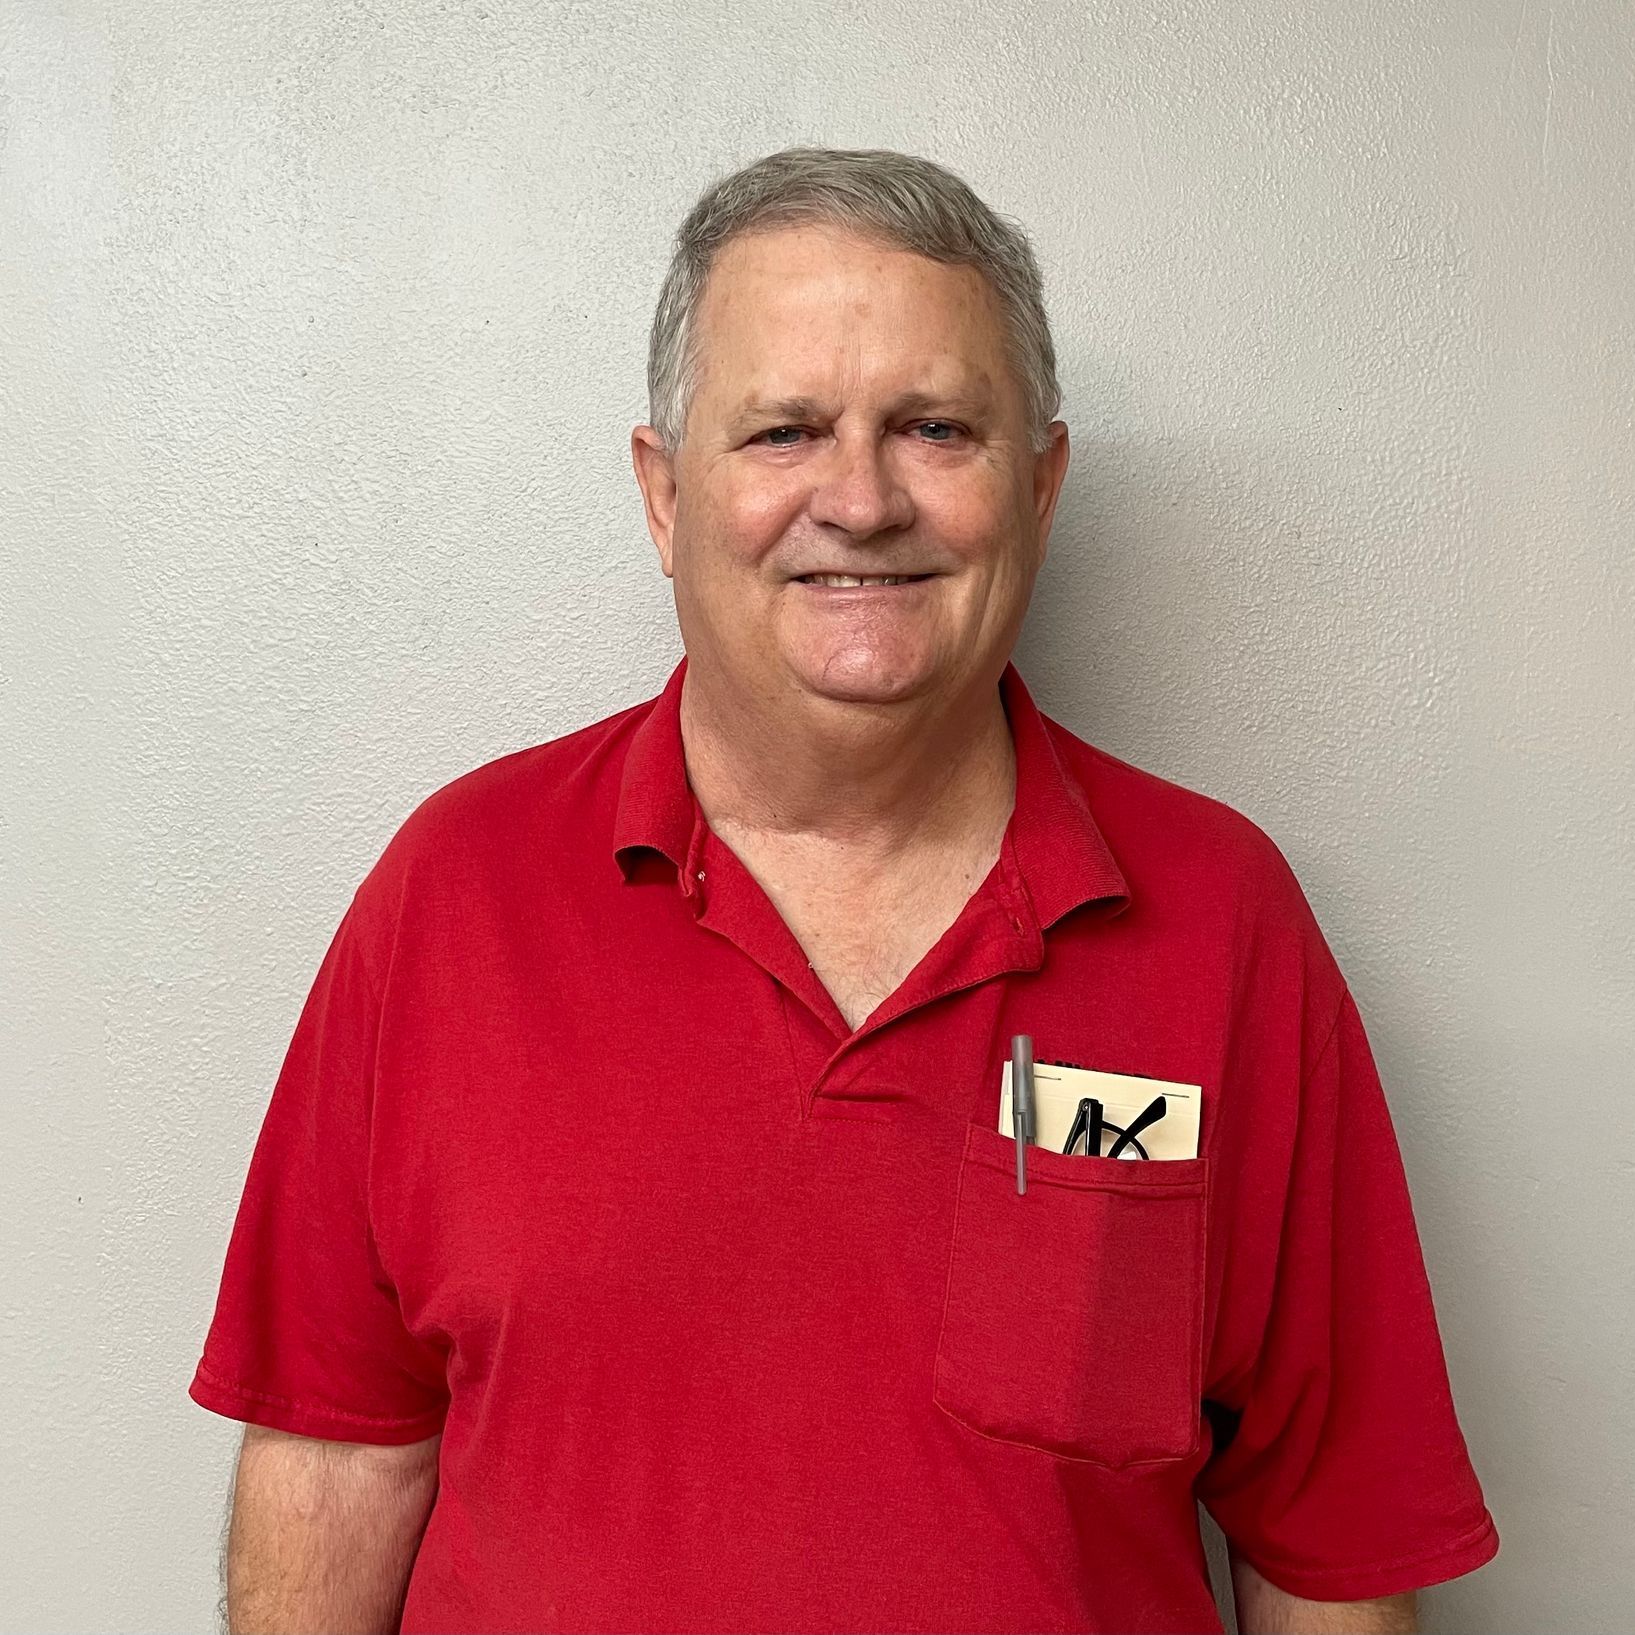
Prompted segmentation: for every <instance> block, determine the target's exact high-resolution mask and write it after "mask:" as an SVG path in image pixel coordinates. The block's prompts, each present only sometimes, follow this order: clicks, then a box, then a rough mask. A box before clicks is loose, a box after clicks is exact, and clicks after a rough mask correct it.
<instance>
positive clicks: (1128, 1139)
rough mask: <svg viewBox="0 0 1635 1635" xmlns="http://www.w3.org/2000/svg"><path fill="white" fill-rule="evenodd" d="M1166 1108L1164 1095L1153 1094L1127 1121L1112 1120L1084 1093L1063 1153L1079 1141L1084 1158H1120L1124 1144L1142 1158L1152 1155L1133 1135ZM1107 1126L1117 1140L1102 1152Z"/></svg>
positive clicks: (1155, 1121) (1070, 1149)
mask: <svg viewBox="0 0 1635 1635" xmlns="http://www.w3.org/2000/svg"><path fill="white" fill-rule="evenodd" d="M1167 1110H1168V1109H1167V1108H1166V1107H1165V1105H1164V1098H1163V1097H1162V1096H1154V1097H1153V1099H1152V1100H1151V1101H1150V1102H1148V1103H1147V1105H1146V1106H1145V1107H1143V1108H1142V1110H1141V1111H1140V1112H1139V1113H1137V1114H1136V1116H1135V1117H1134V1118H1132V1119H1131V1120H1130V1122H1129V1123H1128V1124H1122V1125H1121V1124H1114V1123H1111V1122H1110V1121H1109V1120H1107V1119H1106V1118H1104V1117H1103V1116H1102V1106H1101V1103H1100V1102H1099V1101H1097V1100H1096V1099H1095V1098H1094V1097H1093V1096H1086V1097H1085V1098H1084V1099H1083V1100H1082V1101H1080V1103H1079V1110H1078V1112H1077V1114H1076V1115H1075V1116H1074V1119H1073V1127H1072V1128H1071V1129H1070V1130H1069V1131H1068V1132H1067V1145H1066V1146H1065V1147H1063V1148H1062V1155H1063V1157H1066V1156H1067V1155H1068V1154H1069V1153H1071V1152H1072V1151H1073V1149H1074V1147H1076V1146H1077V1145H1078V1144H1079V1143H1080V1142H1081V1141H1082V1142H1083V1143H1084V1156H1085V1157H1086V1158H1122V1157H1124V1154H1125V1148H1127V1147H1128V1148H1129V1149H1130V1150H1131V1151H1133V1152H1134V1153H1136V1154H1137V1155H1138V1156H1139V1157H1141V1158H1150V1157H1151V1156H1152V1155H1151V1154H1150V1153H1149V1152H1148V1151H1147V1149H1146V1148H1145V1147H1143V1146H1142V1145H1141V1143H1140V1142H1139V1141H1137V1140H1136V1137H1137V1136H1138V1135H1140V1133H1141V1132H1142V1131H1143V1130H1145V1129H1146V1128H1147V1127H1148V1126H1149V1125H1152V1124H1156V1123H1157V1122H1158V1121H1159V1119H1161V1118H1162V1117H1163V1116H1164V1114H1165V1112H1166V1111H1167ZM1109 1130H1110V1131H1111V1132H1112V1133H1113V1134H1114V1135H1115V1136H1116V1137H1117V1140H1115V1141H1114V1142H1113V1144H1112V1146H1111V1147H1109V1148H1108V1149H1107V1151H1106V1152H1105V1153H1103V1152H1102V1150H1101V1138H1102V1135H1103V1134H1104V1133H1105V1132H1107V1131H1109Z"/></svg>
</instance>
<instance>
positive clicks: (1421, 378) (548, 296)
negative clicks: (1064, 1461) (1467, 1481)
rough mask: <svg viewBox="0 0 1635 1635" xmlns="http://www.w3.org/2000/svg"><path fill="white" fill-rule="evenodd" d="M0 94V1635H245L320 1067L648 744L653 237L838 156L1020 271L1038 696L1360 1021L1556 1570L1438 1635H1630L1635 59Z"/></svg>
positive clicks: (621, 55) (784, 39) (1518, 1564)
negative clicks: (562, 745)
mask: <svg viewBox="0 0 1635 1635" xmlns="http://www.w3.org/2000/svg"><path fill="white" fill-rule="evenodd" d="M0 75H3V80H0V142H3V149H0V153H3V160H0V164H3V169H0V297H3V302H4V321H3V326H0V346H3V348H4V369H3V371H0V572H3V581H0V584H3V589H0V597H3V609H0V614H3V621H4V628H3V636H4V649H3V655H0V660H3V663H0V710H3V712H4V723H3V724H4V740H3V741H4V746H5V758H6V776H5V779H4V785H5V796H4V812H5V828H4V836H3V846H0V853H3V861H0V867H3V869H4V871H5V890H4V894H3V903H4V912H5V916H6V925H5V936H4V947H3V958H4V969H3V971H0V993H3V995H4V1002H5V1012H6V1035H7V1042H6V1046H5V1051H4V1065H3V1073H4V1097H3V1101H0V1148H3V1150H4V1152H5V1155H6V1162H5V1166H4V1172H3V1173H4V1183H3V1185H0V1211H3V1221H4V1230H5V1255H4V1261H5V1270H4V1300H3V1302H0V1311H3V1322H4V1329H3V1342H4V1347H5V1356H4V1359H3V1376H4V1387H5V1396H6V1402H7V1408H8V1414H7V1418H8V1427H7V1431H6V1437H5V1441H6V1460H5V1463H6V1472H7V1473H6V1478H5V1480H4V1482H0V1513H3V1542H0V1585H3V1589H0V1624H3V1625H4V1627H5V1628H7V1629H9V1630H16V1631H22V1630H30V1631H83V1630H160V1629H165V1630H180V1629H205V1628H208V1627H209V1625H210V1622H211V1620H212V1618H213V1616H214V1602H215V1557H216V1550H217V1542H218V1530H219V1525H220V1519H221V1514H222V1506H223V1497H224V1493H225V1484H226V1482H227V1479H228V1475H229V1471H230V1468H231V1462H232V1458H233V1453H234V1449H235V1447H236V1439H237V1432H236V1429H235V1428H234V1427H233V1426H232V1425H230V1424H228V1423H227V1422H226V1421H222V1420H217V1419H214V1418H212V1417H210V1416H208V1415H206V1414H204V1413H203V1412H202V1411H201V1410H199V1409H198V1408H196V1407H194V1406H193V1404H192V1403H190V1402H189V1401H188V1400H187V1399H186V1397H185V1395H184V1387H185V1385H186V1381H187V1379H188V1376H189V1373H190V1370H191V1368H192V1365H193V1362H194V1360H195V1357H196V1355H197V1347H198V1345H199V1342H200V1340H201V1338H202V1335H203V1331H204V1326H205V1323H206V1321H207V1319H208V1316H209V1310H210V1303H211V1300H212V1298H213V1295H214V1290H215V1284H216V1279H217V1276H218V1273H219V1270H220V1261H221V1256H222V1253H223V1250H224V1247H225V1243H226V1236H227V1232H228V1229H229V1226H230V1223H231V1219H232V1212H233V1209H234V1206H235V1204H236V1201H237V1197H238V1192H239V1188H240V1186H241V1184H242V1181H243V1175H244V1167H245V1164H246V1162H247V1159H248V1155H249V1151H250V1146H251V1143H252V1141H253V1139H254V1136H255V1133H256V1130H257V1128H258V1125H259V1121H260V1118H261V1114H262V1111H263V1108H264V1106H265V1102H266V1097H267V1095H268V1093H269V1091H270V1089H271V1086H272V1083H273V1080H274V1077H275V1075H276V1072H277V1069H278V1066H279V1062H280V1059H281V1056H282V1053H283V1049H284V1047H285V1045H286V1043H287V1041H288V1038H289V1035H290V1032H291V1030H292V1028H293V1026H294V1022H295V1017H296V1014H297V1011H298V1008H299V1005H300V1002H301V999H302V997H303V996H304V993H305V991H306V988H307V985H308V983H309V982H310V981H311V978H312V976H313V974H314V972H315V970H316V967H317V962H318V959H319V956H320V955H321V953H322V951H323V948H324V946H325V943H326V942H327V940H328V937H329V935H330V933H331V932H332V930H333V928H334V926H335V924H336V922H337V920H338V919H339V917H340V914H341V911H342V909H343V908H344V906H345V904H346V901H347V898H348V896H349V894H350V892H351V890H352V888H353V886H354V885H355V884H356V883H357V881H358V879H359V878H360V877H361V875H362V873H363V872H364V870H365V869H366V868H367V867H368V866H369V864H370V863H371V862H372V861H373V859H374V857H375V856H376V854H377V853H378V851H379V850H380V848H381V847H382V846H383V845H384V844H385V841H386V839H387V837H388V835H389V834H390V833H391V832H392V830H393V829H394V828H395V826H396V825H397V824H398V823H399V822H400V821H401V819H402V818H403V817H404V815H405V814H406V813H407V812H408V811H409V810H410V808H411V807H412V806H413V805H414V804H416V803H417V802H418V801H419V800H420V799H422V798H423V797H424V796H425V795H427V794H428V793H430V791H432V790H433V789H434V788H436V787H437V786H438V785H440V784H441V783H444V782H446V781H447V780H449V779H450V778H452V777H454V776H456V775H457V774H459V773H460V772H463V771H465V770H467V769H468V768H470V767H472V766H475V765H477V764H478V763H479V762H481V761H484V760H487V759H489V758H491V757H493V756H496V755H499V754H502V753H504V752H506V751H508V750H512V749H516V748H520V747H522V746H523V745H526V744H530V743H535V742H538V741H540V740H542V739H545V738H549V737H552V736H554V735H557V734H559V733H562V732H564V731H567V730H570V729H572V728H574V727H576V726H578V725H581V724H583V723H585V722H587V721H590V720H592V719H594V718H596V717H598V716H601V715H603V714H606V713H607V712H609V711H611V710H613V709H616V708H620V707H623V706H625V705H628V704H631V703H634V702H636V701H637V700H639V699H641V698H643V697H646V696H648V695H650V694H651V693H652V692H654V691H656V690H657V689H658V687H659V685H660V684H661V683H662V681H663V678H664V676H665V674H666V673H667V672H668V670H669V667H670V665H671V664H672V662H673V661H674V659H675V658H676V657H677V656H678V654H679V643H678V638H677V635H676V631H675V627H674V618H673V612H672V609H671V605H670V602H669V598H668V585H667V582H666V581H665V580H664V579H663V578H662V577H661V575H660V573H659V571H658V567H657V563H656V560H655V556H654V553H653V550H652V548H651V545H650V543H649V541H648V539H647V535H646V532H645V528H644V525H643V520H642V512H641V507H640V503H639V497H638V494H637V491H636V488H635V484H634V481H633V479H632V477H631V475H630V469H629V457H628V452H627V446H628V436H629V429H630V427H631V426H632V425H633V424H634V423H636V422H638V421H640V420H643V419H645V415H646V403H645V395H644V391H643V385H642V381H643V361H644V350H645V342H646V331H647V325H648V322H649V320H650V317H651V312H652V306H653V302H654V300H655V297H656V294H657V290H658V284H659V280H660V277H661V275H662V271H663V266H664V263H665V259H666V257H667V253H668V240H669V236H670V234H671V233H672V232H673V230H674V228H675V226H676V224H677V222H678V221H679V219H680V217H681V215H682V214H683V213H684V211H685V209H686V208H687V206H688V205H689V204H690V203H691V201H692V200H693V198H694V197H696V195H697V193H698V191H699V190H700V189H701V188H702V187H703V186H704V185H705V184H706V182H707V181H709V180H710V179H711V178H712V177H713V176H715V175H718V174H720V173H721V172H723V171H724V170H726V169H728V168H731V167H732V166H735V165H737V164H739V163H742V162H744V161H746V160H748V159H750V158H753V157H755V156H757V155H759V154H761V153H765V152H767V151H770V150H772V149H774V148H778V147H782V146H785V145H788V144H790V143H793V142H800V141H815V142H820V143H826V144H830V145H836V146H884V147H897V148H904V149H908V150H912V151H918V152H923V153H926V154H929V155H931V156H933V157H936V158H939V159H941V160H943V161H944V162H946V163H949V164H951V165H952V166H954V167H955V168H956V169H957V170H959V171H960V172H961V173H962V174H964V175H965V176H966V177H967V178H968V179H969V180H970V181H971V182H972V183H973V184H974V185H975V186H976V187H977V188H978V190H979V191H981V192H982V193H983V194H984V195H985V197H987V198H988V199H989V201H990V202H991V203H993V204H994V205H995V206H996V207H997V208H999V209H1001V210H1005V211H1007V212H1010V213H1012V214H1014V215H1016V216H1018V217H1020V218H1021V219H1022V220H1023V221H1024V222H1025V223H1026V224H1027V225H1028V226H1029V227H1030V229H1031V230H1032V232H1033V234H1034V237H1035V241H1036V244H1037V247H1038V252H1039V256H1040V259H1041V262H1042V265H1043V267H1044V270H1045V275H1046V280H1047V286H1048V294H1049V300H1050V304H1051V310H1052V314H1053V320H1054V325H1055V333H1056V338H1057V344H1058V347H1059V350H1060V354H1061V360H1062V374H1063V380H1064V385H1065V390H1066V405H1065V410H1064V414H1065V418H1066V419H1067V420H1068V422H1069V424H1070V426H1071V428H1072V438H1073V445H1074V449H1075V456H1074V462H1073V467H1072V470H1071V472H1070V474H1069V477H1068V483H1067V492H1066V495H1065V498H1064V500H1063V503H1062V506H1061V509H1060V512H1059V515H1058V519H1057V523H1056V528H1055V534H1054V539H1053V554H1052V557H1051V560H1050V562H1049V564H1048V566H1047V569H1046V571H1045V574H1044V576H1043V578H1042V581H1041V583H1040V585H1039V589H1038V592H1037V599H1036V602H1035V605H1034V608H1033V611H1032V615H1031V618H1030V623H1029V626H1028V629H1027V632H1026V635H1025V638H1024V640H1023V643H1022V646H1021V649H1020V652H1019V654H1018V660H1019V663H1020V664H1021V667H1022V669H1023V673H1024V674H1025V675H1026V676H1027V677H1028V678H1029V680H1030V682H1031V683H1032V685H1033V686H1034V688H1035V691H1036V692H1037V694H1038V695H1039V697H1040V699H1041V701H1042V703H1043V704H1044V706H1045V708H1046V709H1047V710H1049V711H1050V712H1051V713H1052V714H1054V715H1056V716H1057V717H1058V718H1059V719H1061V720H1063V721H1065V722H1066V723H1068V724H1069V725H1071V726H1072V727H1073V728H1074V729H1075V730H1077V731H1078V732H1080V733H1081V734H1082V735H1083V736H1085V737H1088V738H1089V739H1091V740H1092V741H1093V742H1095V743H1099V744H1101V745H1102V746H1104V747H1105V748H1107V749H1109V750H1110V751H1111V752H1113V753H1115V754H1117V755H1120V756H1123V757H1125V758H1127V759H1130V760H1133V761H1135V762H1137V763H1138V764H1140V765H1143V766H1146V767H1149V768H1151V769H1152V770H1154V771H1156V772H1158V773H1160V774H1162V775H1164V776H1167V777H1171V778H1174V779H1177V780H1179V781H1181V782H1183V783H1186V784H1189V785H1191V786H1193V787H1196V788H1200V789H1203V790H1206V791H1208V792H1209V793H1211V794H1214V795H1217V796H1219V797H1220V798H1222V799H1225V800H1227V801H1229V802H1231V803H1233V804H1234V805H1236V806H1238V807H1239V808H1240V809H1241V810H1243V811H1245V812H1247V813H1248V814H1249V815H1250V816H1251V817H1253V818H1254V819H1255V820H1256V821H1257V822H1259V823H1260V824H1261V825H1262V826H1263V827H1265V828H1266V829H1267V830H1268V831H1269V832H1270V833H1271V834H1272V835H1273V837H1274V838H1275V839H1276V840H1277V841H1278V842H1279V844H1280V845H1281V846H1282V847H1283V849H1284V851H1285V852H1286V854H1287V855H1288V856H1289V858H1290V860H1291V862H1292V863H1293V864H1294V866H1295V869H1296V871H1297V872H1298V874H1299V875H1300V877H1301V879H1302V881H1303V882H1304V884H1305V886H1306V888H1307V891H1308V893H1309V895H1310V897H1311V899H1312V902H1313V905H1314V907H1315V908H1316V910H1317V913H1318V916H1319V918H1320V920H1321V921H1322V923H1323V924H1324V926H1325V928H1326V929H1327V931H1328V934H1329V936H1330V939H1331V941H1332V943H1333V945H1334V947H1335V950H1336V953H1337V955H1338V957H1339V959H1340V962H1341V965H1342V967H1343V968H1344V970H1345V971H1346V973H1347V975H1348V977H1349V978H1350V981H1351V983H1352V985H1353V988H1354V990H1355V991H1356V993H1357V995H1358V998H1359V1002H1360V1004H1361V1007H1362V1011H1363V1014H1364V1016H1365V1018H1366V1019H1367V1021H1368V1024H1369V1027H1370V1031H1371V1036H1372V1038H1373V1040H1374V1043H1375V1047H1376V1052H1377V1055H1378V1057H1379V1061H1380V1066H1381V1070H1382V1073H1383V1076H1384V1079H1385V1082H1386V1085H1387V1089H1388V1093H1389V1096H1390V1101H1391V1106H1392V1111H1393V1114H1394V1116H1395V1119H1396V1121H1397V1127H1398V1131H1399V1134H1400V1137H1401V1140H1402V1144H1403V1148H1404V1152H1405V1157H1406V1163H1407V1167H1408V1171H1409V1179H1410V1181H1411V1183H1412V1186H1413V1190H1414V1196H1415V1200H1416V1203H1417V1207H1418V1212H1419V1220H1420V1225H1421V1231H1422V1235H1423V1239H1424V1245H1425V1252H1426V1256H1427V1259H1428V1262H1429V1266H1430V1271H1431V1277H1432V1283H1433V1287H1434V1289H1435V1292H1436V1297H1437V1304H1438V1311H1439V1314H1440V1318H1441V1321H1442V1325H1443V1330H1444V1335H1445V1339H1446V1344H1447V1350H1448V1358H1449V1365H1450V1368H1451V1372H1452V1377H1453V1382H1454V1389H1455V1393H1456V1398H1457V1401H1458V1405H1459V1408H1460V1411H1461V1415H1462V1418H1463V1421H1464V1424H1465V1427H1466V1432H1467V1436H1468V1438H1469V1440H1470V1443H1471V1447H1472V1450H1473V1455H1474V1458H1475V1461H1476V1465H1477V1468H1478V1471H1479V1473H1480V1474H1481V1476H1482V1478H1483V1480H1484V1483H1485V1484H1486V1488H1487V1492H1488V1496H1489V1499H1490V1502H1491V1505H1492V1508H1493V1510H1494V1512H1495V1514H1496V1516H1497V1518H1498V1521H1499V1525H1500V1529H1501V1531H1502V1533H1503V1536H1504V1549H1503V1553H1502V1554H1501V1556H1500V1558H1499V1560H1498V1561H1497V1562H1495V1563H1494V1564H1493V1565H1492V1566H1490V1567H1489V1568H1487V1569H1485V1570H1484V1571H1482V1572H1481V1573H1478V1574H1476V1575H1474V1576H1472V1577H1470V1578H1467V1579H1465V1580H1462V1581H1459V1582H1457V1583H1455V1584H1452V1585H1449V1586H1447V1587H1445V1588H1443V1589H1440V1590H1433V1591H1431V1592H1429V1593H1428V1594H1427V1595H1426V1596H1425V1597H1424V1620H1425V1627H1426V1628H1427V1629H1429V1630H1433V1631H1439V1630H1440V1631H1455V1630H1468V1631H1478V1630H1479V1631H1529V1632H1533V1631H1583V1632H1590V1631H1606V1630H1612V1629H1628V1628H1629V1627H1630V1617H1631V1614H1630V1610H1629V1608H1630V1592H1631V1588H1632V1580H1631V1569H1630V1556H1629V1548H1628V1547H1629V1540H1630V1539H1631V1537H1635V1509H1632V1494H1631V1488H1630V1484H1629V1481H1628V1472H1629V1470H1630V1468H1631V1466H1632V1464H1635V1404H1632V1400H1631V1376H1630V1369H1629V1358H1630V1356H1631V1354H1632V1353H1635V1332H1632V1328H1635V1325H1632V1321H1631V1302H1630V1293H1631V1278H1630V1270H1629V1253H1630V1244H1631V1242H1632V1241H1635V1232H1632V1227H1635V1222H1632V1219H1631V1215H1632V1206H1631V1199H1632V1195H1635V1187H1632V1185H1631V1183H1632V1179H1635V1163H1632V1158H1631V1136H1632V1127H1631V1126H1632V1121H1631V1116H1630V1110H1629V1109H1630V1100H1631V1092H1632V1090H1635V1085H1632V1082H1631V1080H1632V1073H1631V1066H1630V1063H1631V1060H1632V1053H1635V1003H1632V995H1635V980H1632V979H1635V949H1632V934H1631V925H1632V924H1635V843H1632V842H1635V834H1632V805H1631V788H1630V784H1631V768H1632V767H1635V714H1632V707H1631V706H1632V701H1635V685H1632V684H1635V674H1632V661H1631V651H1632V645H1635V644H1632V640H1631V602H1632V594H1631V577H1632V575H1631V552H1632V532H1635V530H1632V501H1635V482H1632V475H1631V473H1632V469H1635V467H1632V459H1631V455H1632V449H1631V425H1632V412H1631V411H1632V403H1631V362H1632V355H1631V339H1632V334H1635V280H1632V279H1631V276H1630V251H1631V248H1632V246H1631V221H1632V219H1635V218H1632V204H1635V199H1632V191H1635V183H1632V162H1631V155H1632V152H1635V144H1632V137H1635V130H1632V123H1635V98H1632V97H1631V85H1632V84H1635V28H1632V21H1631V13H1630V11H1629V9H1628V8H1627V7H1626V5H1624V4H1623V3H1622V0H1584V3H1581V4H1564V5H1556V6H1549V5H1545V4H1540V3H1528V0H1483V3H1481V4H1465V5H1453V6H1424V5H1422V4H1418V3H1413V0H1367V3H1364V0H1345V3H1341V4H1337V5H1323V6H1298V5H1288V4H1283V3H1274V0H1241V3H1238V4H1233V5H1219V4H1203V3H1181V4H1174V5H1167V6H1166V5H1159V6H1152V5H1148V4H1145V3H1141V4H1138V3H1135V0H1100V3H1088V4H1086V3H1078V4H1056V3H1043V4H1041V3H1032V4H1027V5H1022V4H1020V3H1018V4H1014V5H1011V6H1000V7H995V6H992V5H978V4H973V3H971V0H944V3H943V4H940V5H937V6H933V7H924V6H903V7H884V6H882V7H863V6H858V5H855V4H851V3H842V0H808V3H806V4H804V5H800V6H790V7H783V6H750V5H742V4H728V3H724V0H686V3H685V4H681V3H677V0H670V3H665V4H650V5H640V6H622V7H621V6H613V7H609V6H602V5H597V6H592V5H589V4H586V3H583V0H557V3H554V4H540V5H519V4H514V3H507V0H443V3H441V4H437V3H432V0H371V3H368V4H365V3H363V0H283V3H281V4H279V5H276V6H245V7H232V6H226V5H206V4H197V3H196V4H182V3H178V0H128V3H123V4H119V5H113V4H96V3H92V0H79V3H73V0H61V3H56V4H53V3H49V0H11V3H10V4H9V6H7V7H6V8H5V9H4V10H3V11H0ZM1217 1563H1218V1546H1217Z"/></svg>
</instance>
